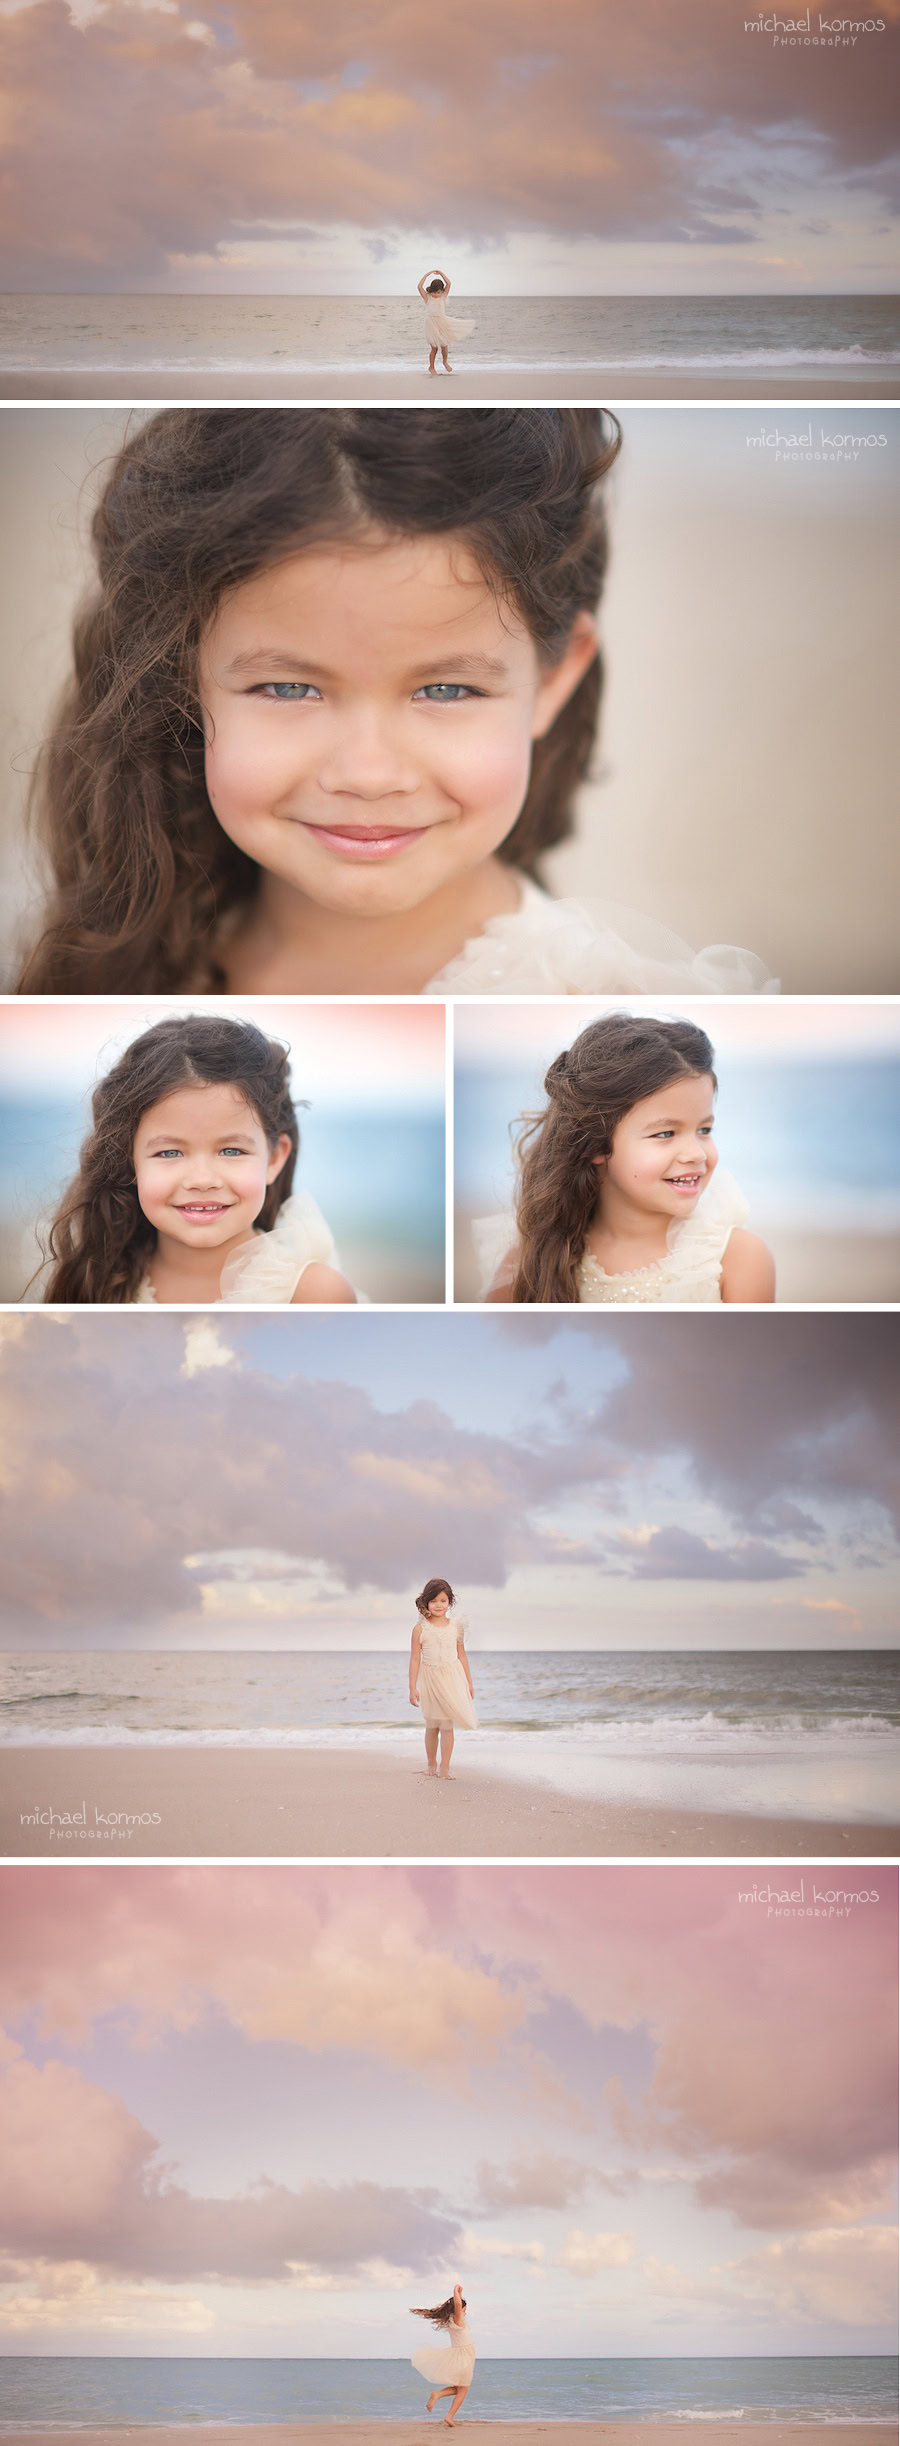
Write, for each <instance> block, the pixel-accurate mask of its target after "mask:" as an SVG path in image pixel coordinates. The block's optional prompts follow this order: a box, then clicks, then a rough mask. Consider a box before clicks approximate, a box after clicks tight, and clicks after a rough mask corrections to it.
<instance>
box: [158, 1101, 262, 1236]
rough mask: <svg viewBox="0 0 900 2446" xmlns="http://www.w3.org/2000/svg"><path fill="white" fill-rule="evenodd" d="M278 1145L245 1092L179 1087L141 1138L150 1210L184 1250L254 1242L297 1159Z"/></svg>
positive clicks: (160, 1229) (161, 1229)
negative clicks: (271, 1195) (267, 1206)
mask: <svg viewBox="0 0 900 2446" xmlns="http://www.w3.org/2000/svg"><path fill="white" fill-rule="evenodd" d="M290 1150H291V1142H290V1139H289V1138H288V1137H286V1136H285V1137H282V1138H279V1140H278V1143H277V1146H276V1147H275V1148H274V1149H273V1148H272V1147H270V1145H269V1142H268V1139H267V1137H266V1133H265V1130H264V1129H263V1126H262V1123H261V1121H259V1120H258V1119H257V1116H256V1114H255V1113H254V1112H253V1111H252V1109H251V1107H250V1105H249V1104H247V1103H246V1102H245V1100H244V1097H243V1096H242V1095H241V1093H240V1089H239V1088H237V1087H228V1086H222V1087H178V1088H176V1089H175V1091H174V1093H173V1094H172V1095H170V1096H162V1097H161V1098H160V1101H159V1103H158V1104H151V1105H150V1107H149V1110H148V1111H147V1112H145V1114H144V1116H143V1119H142V1120H141V1122H140V1124H139V1127H138V1130H137V1133H136V1136H135V1141H134V1169H135V1176H136V1180H137V1193H138V1198H139V1200H140V1205H141V1209H142V1212H143V1213H144V1214H145V1215H146V1217H147V1221H148V1223H152V1225H153V1228H154V1230H155V1231H156V1232H157V1233H161V1234H162V1235H163V1236H164V1237H166V1238H168V1239H170V1240H177V1241H179V1242H180V1244H181V1246H182V1247H184V1248H227V1247H229V1246H230V1245H231V1243H232V1242H233V1241H236V1240H241V1239H246V1237H247V1234H248V1233H249V1232H250V1231H252V1229H253V1225H254V1223H255V1221H256V1217H257V1215H258V1214H259V1212H260V1208H261V1207H262V1205H263V1202H264V1199H265V1194H266V1189H267V1187H268V1184H269V1182H270V1181H273V1180H276V1179H277V1176H278V1174H279V1172H280V1171H281V1169H282V1166H283V1165H284V1164H285V1163H286V1162H287V1158H288V1156H289V1154H290Z"/></svg>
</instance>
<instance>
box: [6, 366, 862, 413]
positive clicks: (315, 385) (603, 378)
mask: <svg viewBox="0 0 900 2446" xmlns="http://www.w3.org/2000/svg"><path fill="white" fill-rule="evenodd" d="M0 399H38V400H40V399H44V400H48V399H71V400H76V399H90V400H99V399H118V400H121V401H123V402H124V403H125V404H127V405H128V406H132V405H134V403H135V402H136V401H141V400H145V399H165V400H170V401H171V400H177V401H184V400H203V401H204V402H205V403H207V404H210V403H212V402H214V401H216V400H219V399H221V400H227V401H228V403H229V405H230V406H232V407H238V406H246V405H249V404H251V403H253V402H255V401H257V400H277V399H294V400H297V401H299V402H306V401H308V400H314V399H320V400H327V401H328V402H330V403H331V404H332V405H334V406H339V405H342V404H343V403H344V402H345V401H347V400H365V401H367V402H369V403H370V404H371V405H372V406H378V405H380V404H382V403H383V402H385V401H388V400H391V401H393V400H399V401H403V400H410V401H414V402H415V403H416V404H417V405H419V406H420V407H421V406H423V405H424V403H425V401H426V400H427V401H428V402H429V404H430V405H433V404H434V403H435V402H436V403H437V405H438V406H440V404H441V402H442V401H443V402H444V404H445V405H446V406H448V407H450V406H458V405H465V402H466V401H467V400H473V399H479V400H490V401H492V402H497V403H503V404H505V403H506V402H507V401H510V400H520V399H521V400H526V401H527V402H528V403H529V405H530V406H534V407H558V406H559V405H560V404H561V403H565V404H567V405H570V406H571V405H573V404H575V403H576V402H577V401H579V400H591V401H593V402H600V403H602V404H603V405H605V406H617V405H618V406H621V405H622V404H623V403H625V402H627V401H630V400H640V399H690V400H696V401H702V400H704V399H753V400H757V399H776V400H780V399H793V400H798V401H803V402H806V401H811V400H831V401H832V402H834V403H835V404H838V403H840V405H841V407H842V408H843V409H844V410H846V411H847V413H849V412H850V410H851V409H852V405H853V402H854V400H856V401H858V404H859V405H860V407H862V406H864V405H866V406H869V405H871V404H873V403H874V402H877V401H879V400H888V399H900V381H898V379H897V377H896V375H894V376H889V377H885V378H879V379H877V380H871V379H866V380H864V381H857V382H854V383H853V385H852V389H851V386H850V385H849V383H848V379H847V376H846V374H845V373H844V372H843V371H839V370H838V368H835V369H834V371H833V373H832V374H831V376H830V378H829V379H828V380H827V381H822V380H818V381H811V380H810V377H809V374H808V373H807V372H806V370H805V369H804V368H801V369H800V370H799V372H798V374H797V375H796V376H795V377H794V379H793V380H792V381H786V380H782V381H773V379H772V376H771V375H770V374H767V375H765V377H760V378H759V379H756V380H753V379H752V378H748V376H747V374H746V373H745V371H744V370H743V368H742V370H741V374H740V377H739V378H738V377H731V378H727V377H713V378H704V379H703V380H702V381H701V380H700V379H699V378H698V377H697V376H696V375H695V376H693V377H692V378H691V379H690V380H688V379H686V378H685V377H681V378H676V377H675V376H674V375H672V374H670V373H667V372H666V370H665V368H662V369H661V371H660V372H659V373H658V374H655V375H652V376H650V375H644V376H643V377H641V378H639V377H637V376H636V375H634V374H632V373H630V372H625V373H623V371H622V369H621V367H617V368H616V369H615V370H613V369H608V370H607V369H605V368H604V367H603V366H592V367H590V368H585V369H584V370H583V371H582V370H579V369H578V368H575V369H573V370H570V371H567V372H566V373H565V374H558V375H556V376H555V377H552V378H550V379H549V380H548V374H547V369H546V368H545V367H544V368H542V367H540V366H536V367H534V368H533V369H531V370H530V371H529V370H528V369H526V368H522V369H520V370H517V371H515V372H510V370H509V368H508V366H496V367H494V368H493V369H490V368H488V369H486V370H485V371H483V372H478V373H470V372H467V370H466V367H465V365H464V364H463V362H462V358H460V363H459V365H458V366H457V367H456V369H455V372H454V373H453V375H452V376H450V375H446V374H439V375H435V376H434V377H429V375H428V374H427V373H426V372H425V369H424V367H423V368H422V370H421V371H418V370H412V369H411V368H410V367H409V366H403V365H399V366H398V368H397V371H396V373H395V374H394V373H392V374H384V373H380V374H348V373H345V372H341V371H338V370H337V369H331V370H329V368H328V367H327V366H321V367H317V368H316V370H315V372H309V373H302V372H300V371H298V370H296V369H295V370H294V371H293V372H292V373H287V372H280V371H279V372H278V373H274V372H273V371H272V370H271V369H270V368H266V370H265V371H261V372H259V373H258V374H248V373H246V372H241V373H234V374H222V373H211V372H206V373H203V372H201V373H198V372H196V371H195V370H193V369H190V370H189V369H188V368H186V367H185V366H175V367H173V368H172V371H171V372H170V373H168V374H161V373H160V371H159V368H158V367H154V368H153V370H152V372H150V371H148V370H145V369H144V368H143V367H142V366H139V365H138V366H129V367H128V368H127V370H126V371H123V372H122V373H109V372H107V371H104V372H91V371H90V370H88V371H87V372H85V373H80V372H77V371H75V370H73V369H71V368H69V367H66V368H65V369H63V370H61V371H60V372H58V373H57V372H53V371H49V372H48V371H47V369H46V368H42V369H41V370H40V372H33V373H19V372H16V373H3V372H0Z"/></svg>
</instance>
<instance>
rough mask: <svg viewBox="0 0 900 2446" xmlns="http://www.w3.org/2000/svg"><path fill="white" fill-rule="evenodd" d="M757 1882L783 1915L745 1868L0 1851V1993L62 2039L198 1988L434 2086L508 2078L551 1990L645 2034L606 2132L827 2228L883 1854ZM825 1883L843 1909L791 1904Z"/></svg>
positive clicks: (772, 2213) (878, 2003) (890, 2041)
mask: <svg viewBox="0 0 900 2446" xmlns="http://www.w3.org/2000/svg"><path fill="white" fill-rule="evenodd" d="M756 1879H757V1885H758V1888H763V1887H770V1886H771V1887H772V1888H774V1889H775V1890H776V1892H777V1891H779V1890H780V1889H781V1887H782V1886H784V1887H785V1888H786V1889H789V1890H791V1891H792V1890H794V1889H795V1888H797V1887H799V1885H800V1884H801V1882H802V1884H803V1886H804V1888H805V1897H806V1899H805V1903H804V1906H803V1913H802V1915H799V1916H797V1915H790V1916H782V1917H778V1916H775V1917H773V1916H770V1912H769V1906H768V1904H767V1903H766V1902H765V1901H762V1902H760V1901H759V1900H758V1899H757V1900H756V1901H751V1900H746V1901H744V1900H742V1899H741V1896H742V1895H743V1894H748V1895H749V1893H750V1891H751V1890H752V1887H753V1882H754V1880H753V1874H752V1873H751V1872H750V1871H748V1869H747V1868H745V1866H744V1865H743V1864H738V1865H737V1866H725V1867H718V1866H716V1867H711V1868H701V1867H691V1868H689V1869H680V1868H675V1867H656V1866H654V1867H648V1868H625V1869H622V1870H617V1869H607V1868H593V1867H587V1866H585V1867H579V1868H575V1869H571V1868H569V1869H566V1868H555V1867H543V1866H538V1867H535V1866H533V1865H532V1866H530V1867H529V1868H528V1869H527V1870H519V1869H516V1868H510V1869H487V1868H483V1867H479V1868H478V1869H474V1870H459V1869H454V1870H446V1871H441V1872H440V1873H438V1874H436V1873H435V1872H434V1871H433V1870H420V1871H415V1870H407V1869H405V1868H400V1867H397V1868H393V1869H385V1870H377V1869H372V1870H369V1869H359V1868H352V1869H347V1870H339V1869H321V1870H319V1869H314V1870H311V1869H296V1868H293V1867H287V1868H271V1867H268V1868H261V1869H245V1868H229V1869H224V1870H219V1869H215V1868H211V1869H205V1868H204V1869H174V1870H161V1869H149V1870H143V1869H134V1868H131V1869H129V1868H124V1869H118V1868H109V1869H105V1870H104V1872H103V1874H102V1876H100V1875H98V1874H97V1872H96V1870H93V1869H91V1868H90V1867H85V1868H83V1869H82V1868H72V1869H69V1870H67V1871H66V1873H65V1875H64V1876H63V1875H62V1874H60V1872H59V1871H58V1870H56V1869H53V1868H52V1867H51V1868H47V1869H44V1868H34V1869H29V1870H25V1871H23V1870H21V1869H19V1870H11V1871H7V1872H6V1873H5V1877H4V1879H3V1889H4V1890H3V1900H4V1903H5V1906H6V1917H7V1934H6V1945H5V1960H4V1965H3V1969H2V1974H0V1999H2V2001H3V2005H4V2011H5V2015H6V2018H7V2021H8V2022H9V2021H11V2022H12V2023H13V2025H14V2022H15V2017H16V2016H17V2015H19V2014H21V2013H23V2012H25V2011H26V2010H29V2009H34V2010H35V2011H36V2012H37V2014H38V2016H39V2019H40V2023H41V2025H42V2026H43V2027H44V2028H45V2029H47V2030H48V2031H53V2030H57V2029H59V2030H62V2031H63V2032H65V2033H67V2034H70V2035H73V2034H77V2033H79V2032H81V2031H83V2030H84V2029H85V2028H87V2027H88V2026H89V2025H90V2024H91V2022H92V2021H93V2019H94V2018H95V2017H96V2016H97V2015H98V2014H100V2013H102V2012H104V2011H110V2010H116V2011H118V2012H121V2011H122V2010H123V2009H127V2010H128V2011H129V2012H130V2013H131V2014H132V2015H133V2016H135V2017H136V2020H137V2022H138V2024H139V2025H141V2026H143V2027H144V2029H145V2030H146V2031H147V2033H148V2034H149V2033H150V2032H152V2031H153V2030H154V2029H157V2030H161V2029H164V2028H165V2027H173V2026H174V2027H176V2028H178V2027H187V2026H189V2025H191V2024H192V2023H196V2022H198V2021H200V2020H201V2019H202V2017H203V2015H204V2014H205V2012H206V2011H207V2010H208V2009H209V2008H210V2006H216V2007H218V2009H220V2010H223V2011H224V2012H225V2013H226V2014H227V2015H228V2017H229V2018H230V2019H231V2020H232V2021H233V2022H234V2023H235V2024H236V2025H237V2026H238V2027H239V2028H240V2029H242V2030H243V2031H245V2032H246V2033H248V2034H249V2035H250V2036H251V2037H252V2038H256V2039H259V2040H266V2039H270V2038H273V2037H277V2038H278V2039H279V2040H281V2041H282V2042H288V2043H293V2044H296V2045H298V2046H300V2047H306V2048H309V2047H313V2048H319V2047H327V2046H344V2047H345V2046H351V2047H353V2046H358V2045H359V2044H360V2042H361V2040H362V2041H363V2042H364V2045H365V2048H366V2049H367V2050H369V2051H372V2052H374V2053H375V2054H377V2055H378V2054H380V2055H381V2056H383V2057H384V2059H385V2060H387V2061H389V2062H395V2063H404V2062H406V2063H409V2064H412V2065H416V2066H417V2067H419V2068H424V2069H426V2070H429V2071H430V2072H431V2074H432V2077H434V2078H438V2079H440V2080H442V2081H445V2082H449V2083H450V2084H451V2086H452V2085H453V2084H455V2083H458V2081H459V2079H460V2075H461V2071H462V2070H463V2069H464V2068H465V2066H466V2065H467V2064H469V2063H470V2062H471V2061H472V2060H477V2059H478V2057H479V2055H480V2056H482V2057H483V2059H484V2060H487V2061H490V2060H492V2059H493V2060H496V2059H497V2058H498V2056H499V2057H500V2058H501V2059H502V2061H503V2062H504V2064H505V2065H506V2067H507V2068H508V2077H509V2079H510V2080H512V2079H513V2078H514V2077H515V2078H521V2079H523V2080H525V2079H526V2078H527V2077H528V2076H529V2074H530V2071H531V2069H532V2067H533V2058H532V2056H531V2052H530V2044H529V2040H528V2035H527V2031H526V2028H525V2025H524V2018H523V2016H524V2011H525V2007H526V2004H528V2003H530V2002H534V2003H536V2004H538V2003H540V2004H543V2005H549V2004H551V2003H552V2001H553V2000H554V1999H556V1998H558V1999H562V2000H564V2001H565V2002H566V2003H567V2004H569V2005H571V2006H573V2007H574V2008H575V2009H576V2011H577V2012H578V2013H579V2014H581V2015H582V2017H583V2018H584V2020H585V2021H586V2022H587V2024H588V2025H589V2027H590V2028H591V2029H594V2030H596V2031H598V2032H599V2031H600V2030H601V2029H603V2028H606V2027H608V2026H609V2025H613V2026H618V2027H620V2028H622V2029H623V2030H629V2029H635V2028H645V2029H646V2031H647V2032H648V2033H649V2037H650V2040H651V2043H652V2048H653V2056H654V2068H653V2073H652V2077H651V2079H650V2081H649V2084H648V2085H647V2088H646V2091H645V2093H644V2094H643V2095H642V2096H641V2097H640V2098H639V2099H638V2100H637V2101H633V2102H632V2103H631V2104H630V2105H629V2104H627V2103H626V2101H625V2099H624V2096H623V2093H621V2092H617V2091H616V2090H615V2089H612V2090H611V2091H610V2095H609V2103H610V2109H611V2112H612V2114H613V2118H614V2120H615V2121H617V2122H618V2126H619V2129H620V2133H621V2135H622V2136H623V2138H624V2140H625V2141H626V2143H632V2144H634V2146H635V2147H636V2148H638V2149H643V2148H644V2147H645V2146H646V2144H647V2142H648V2140H649V2141H650V2143H651V2144H652V2145H653V2147H654V2151H656V2150H659V2149H661V2148H665V2149H667V2150H669V2151H670V2152H671V2153H672V2155H673V2156H674V2158H675V2160H676V2161H677V2162H679V2163H681V2164H683V2165H684V2166H685V2168H686V2170H688V2171H689V2172H690V2174H691V2177H692V2179H693V2181H694V2183H695V2187H696V2190H697V2193H698V2196H699V2198H700V2199H701V2201H703V2202H706V2203H707V2204H709V2205H714V2206H723V2207H726V2208H728V2209H729V2210H730V2212H731V2213H732V2215H733V2216H734V2217H735V2218H736V2220H737V2221H738V2222H742V2223H744V2224H747V2225H751V2226H755V2227H759V2228H765V2227H767V2226H768V2227H771V2228H772V2229H773V2230H776V2229H784V2228H786V2227H790V2226H803V2225H806V2224H808V2223H809V2222H810V2221H814V2220H815V2219H820V2220H821V2219H822V2217H823V2216H826V2217H827V2221H828V2223H829V2224H830V2225H837V2224H838V2223H839V2222H841V2221H844V2222H846V2221H847V2220H848V2219H849V2218H850V2217H852V2216H855V2215H857V2214H858V2213H859V2211H860V2209H861V2208H866V2209H868V2208H869V2207H873V2206H877V2205H878V2204H879V2203H880V2202H881V2200H882V2199H883V2195H884V2178H885V2169H886V2167H887V2164H888V2160H889V2157H890V2153H891V2152H892V2150H893V2148H894V2145H895V2135H896V2092H897V2066H896V1931H895V1922H896V1887H897V1873H896V1871H895V1870H894V1869H891V1868H888V1869H884V1868H882V1867H880V1866H879V1867H878V1868H877V1869H871V1870H867V1869H866V1868H865V1867H863V1868H860V1867H859V1866H857V1865H850V1866H847V1867H846V1868H844V1867H840V1868H838V1869H834V1868H829V1869H827V1870H825V1871H819V1870H817V1869H815V1868H812V1869H811V1868H809V1867H808V1866H807V1865H806V1864H804V1865H803V1866H802V1868H801V1869H798V1868H796V1867H795V1866H787V1867H785V1866H783V1865H782V1864H779V1863H775V1864H771V1863H766V1864H765V1865H764V1866H763V1867H762V1868H761V1869H760V1870H758V1871H757V1872H756ZM835 1885H838V1886H844V1887H846V1888H847V1889H848V1891H849V1892H850V1894H851V1896H852V1897H853V1898H854V1899H853V1900H852V1901H851V1903H850V1905H849V1906H848V1912H847V1916H846V1917H844V1916H841V1915H840V1906H838V1916H836V1917H835V1916H821V1917H812V1916H806V1910H807V1908H810V1909H814V1908H816V1907H817V1906H816V1904H815V1901H814V1896H815V1893H816V1891H817V1890H818V1892H819V1894H820V1896H824V1895H826V1894H827V1893H828V1892H829V1891H830V1890H831V1889H832V1888H833V1887H834V1886H835ZM876 1891H877V1895H878V1899H877V1900H870V1901H863V1900H862V1896H863V1894H864V1893H870V1894H874V1893H875V1892H876ZM818 1907H819V1908H820V1909H821V1910H822V1911H824V1912H832V1911H833V1910H834V1906H832V1905H831V1904H829V1903H827V1902H822V1903H820V1905H819V1906H818ZM423 1995H424V1996H425V1999H426V2000H425V2002H424V2003H423V2002H421V2001H420V2000H421V1998H422V1997H423ZM547 2111H548V2112H552V2111H553V2104H552V2100H549V2101H548V2106H547ZM533 2172H534V2169H532V2174H533ZM510 2179H512V2178H510ZM523 2179H524V2177H523Z"/></svg>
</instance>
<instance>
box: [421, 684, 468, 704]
mask: <svg viewBox="0 0 900 2446" xmlns="http://www.w3.org/2000/svg"><path fill="white" fill-rule="evenodd" d="M416 695H417V696H424V697H427V699H428V703H429V705H458V704H460V703H461V701H462V699H463V697H467V696H477V695H478V689H477V688H467V687H465V685H464V683H463V681H462V680H459V679H435V680H429V681H428V684H427V686H426V687H424V688H417V689H416Z"/></svg>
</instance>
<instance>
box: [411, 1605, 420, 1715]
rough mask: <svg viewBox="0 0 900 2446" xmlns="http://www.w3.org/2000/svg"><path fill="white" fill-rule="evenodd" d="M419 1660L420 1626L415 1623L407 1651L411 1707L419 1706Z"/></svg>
mask: <svg viewBox="0 0 900 2446" xmlns="http://www.w3.org/2000/svg"><path fill="white" fill-rule="evenodd" d="M421 1658H422V1628H421V1624H420V1623H419V1622H417V1623H416V1626H415V1629H414V1631H413V1635H412V1644H411V1647H410V1651H409V1703H410V1706H411V1707H418V1704H419V1665H420V1663H421Z"/></svg>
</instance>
